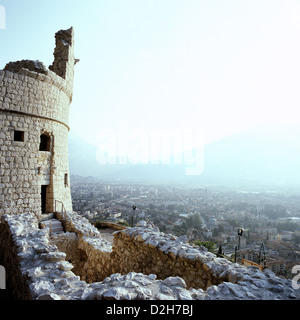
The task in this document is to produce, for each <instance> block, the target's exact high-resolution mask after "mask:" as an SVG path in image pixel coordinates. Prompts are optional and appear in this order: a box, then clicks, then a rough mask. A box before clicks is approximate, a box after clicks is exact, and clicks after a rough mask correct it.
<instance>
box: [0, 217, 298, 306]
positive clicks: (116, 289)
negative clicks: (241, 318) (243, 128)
mask: <svg viewBox="0 0 300 320" xmlns="http://www.w3.org/2000/svg"><path fill="white" fill-rule="evenodd" d="M57 218H59V217H57ZM60 218H62V217H60ZM64 219H65V220H64V221H62V222H63V223H64V226H65V228H66V226H69V227H70V230H68V229H65V230H66V233H64V234H57V235H53V237H52V236H51V237H50V236H49V232H48V230H47V229H40V228H39V222H40V217H38V216H37V215H35V214H31V213H25V214H21V215H15V216H11V215H4V216H2V217H1V223H0V253H1V257H0V258H1V261H3V262H4V264H5V266H6V270H7V273H8V277H7V278H8V279H9V282H10V287H11V288H12V291H13V294H14V296H15V298H16V299H20V300H26V299H29V300H135V299H142V300H277V299H281V300H294V299H297V300H299V299H300V292H299V290H298V291H297V290H294V289H293V288H292V285H291V281H290V280H286V279H282V278H279V277H277V276H276V275H275V274H274V273H273V272H271V271H270V270H268V269H266V270H264V271H263V272H261V271H259V270H258V269H257V268H255V267H244V266H241V265H239V264H235V263H231V262H229V261H227V260H225V259H221V258H217V257H216V256H215V255H214V254H212V253H210V252H208V251H207V250H206V249H205V248H196V247H193V246H191V245H189V244H188V243H187V242H186V239H185V238H178V237H175V236H173V235H169V234H164V233H161V232H159V230H158V229H157V228H153V227H151V226H148V225H145V224H144V223H143V224H139V225H138V226H137V227H134V228H127V229H125V230H120V231H117V232H116V233H115V235H114V236H115V240H116V241H115V242H114V244H113V246H111V244H110V243H108V242H107V241H106V240H104V239H102V238H101V234H100V232H99V231H98V230H97V229H95V228H94V227H93V226H92V225H91V224H89V223H87V221H86V220H85V218H83V217H81V216H79V215H77V214H76V213H67V214H65V215H64ZM140 225H141V226H140ZM60 237H62V238H60ZM123 238H124V239H126V241H127V242H129V239H131V242H132V244H131V245H133V244H135V245H136V252H135V256H132V254H131V253H130V251H129V254H130V256H129V259H132V260H133V261H135V264H136V263H137V261H136V260H135V259H136V258H138V257H137V256H138V255H140V254H142V251H141V245H142V246H143V248H144V247H148V249H149V250H150V251H149V252H152V253H153V252H156V254H158V256H161V257H163V256H165V257H167V260H168V261H173V262H174V264H173V267H174V270H173V273H172V275H171V276H166V277H164V278H161V277H160V276H159V275H158V274H156V273H155V272H148V273H147V274H146V273H144V272H137V271H134V270H131V271H130V272H124V269H126V268H125V266H123V265H122V260H121V261H120V260H115V261H110V262H109V261H108V259H114V258H117V257H119V256H120V257H121V259H122V258H124V255H123V256H122V255H120V253H118V254H114V252H115V251H116V250H117V251H120V252H121V250H122V249H123V253H124V252H125V251H124V250H126V249H128V248H126V247H121V248H117V245H118V243H123V244H124V243H125V240H124V239H123ZM62 239H64V240H62ZM120 239H123V241H120ZM60 240H61V243H59V242H60ZM68 242H69V244H68V245H69V246H70V247H69V249H68V250H69V251H72V250H73V251H75V253H78V250H81V251H82V257H83V256H84V255H83V253H85V254H86V255H87V254H88V255H90V256H93V255H94V254H98V255H100V256H101V255H102V259H103V260H104V261H103V262H105V263H106V264H108V265H110V268H115V269H116V270H117V266H119V270H120V272H112V270H108V271H110V272H111V273H110V274H107V275H106V276H104V274H103V276H104V277H103V279H102V280H101V281H92V282H89V283H88V282H86V281H83V279H82V278H83V276H79V275H76V274H75V273H74V272H73V271H74V269H75V267H74V264H73V259H75V258H74V257H71V260H72V263H70V262H69V261H67V260H69V259H70V255H72V254H73V255H74V253H70V252H68V250H67V251H66V252H62V251H61V250H59V249H58V247H60V246H63V244H62V243H68ZM55 243H59V244H58V246H57V245H56V244H55ZM66 247H67V245H66ZM79 247H81V249H80V248H79ZM87 247H88V248H89V249H87ZM101 250H102V251H101ZM100 252H101V253H100ZM175 255H176V257H175ZM150 258H151V257H150ZM85 259H86V260H85V263H84V264H86V263H87V262H88V261H89V263H91V264H92V263H93V260H89V257H88V256H85ZM143 259H145V257H143ZM172 259H173V260H172ZM152 260H154V263H153V266H152V268H153V270H155V264H156V263H159V260H158V261H156V260H155V259H153V257H152ZM167 260H166V261H167ZM76 263H77V262H76ZM176 263H179V265H178V264H177V268H178V270H179V272H178V270H177V269H176ZM180 263H185V266H186V268H187V270H190V272H191V271H192V270H191V266H197V267H201V268H202V269H201V272H202V275H203V276H204V278H205V272H206V273H207V274H206V278H208V277H210V283H209V285H208V286H207V283H206V285H205V287H204V288H200V287H198V288H196V287H191V286H190V285H189V284H188V283H192V282H193V280H192V279H190V278H189V277H186V280H185V279H184V277H182V276H180V275H179V274H180ZM84 264H83V265H82V268H83V269H84ZM166 267H167V265H166ZM89 268H90V267H89V266H86V269H89ZM136 268H137V269H138V266H136ZM77 269H79V268H78V267H77ZM90 269H91V270H93V272H94V273H98V272H100V271H99V270H98V268H97V265H95V264H94V265H93V267H91V268H90ZM108 271H107V272H108ZM193 274H194V276H195V277H196V271H195V270H194V273H193ZM86 275H87V273H86ZM206 280H207V281H208V279H206ZM212 282H215V283H212Z"/></svg>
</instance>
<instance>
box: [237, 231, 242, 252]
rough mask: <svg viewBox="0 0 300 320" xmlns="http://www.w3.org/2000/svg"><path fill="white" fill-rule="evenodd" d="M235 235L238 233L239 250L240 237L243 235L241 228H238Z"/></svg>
mask: <svg viewBox="0 0 300 320" xmlns="http://www.w3.org/2000/svg"><path fill="white" fill-rule="evenodd" d="M237 233H238V236H239V245H238V250H240V247H241V236H242V235H243V229H242V228H238V230H237Z"/></svg>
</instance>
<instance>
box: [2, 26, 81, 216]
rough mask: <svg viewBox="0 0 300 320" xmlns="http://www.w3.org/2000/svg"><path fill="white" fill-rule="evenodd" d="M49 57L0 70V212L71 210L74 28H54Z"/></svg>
mask: <svg viewBox="0 0 300 320" xmlns="http://www.w3.org/2000/svg"><path fill="white" fill-rule="evenodd" d="M55 38H56V47H55V51H54V62H53V64H52V65H51V66H50V67H49V69H47V68H46V67H45V66H44V64H43V63H41V62H39V61H31V60H22V61H17V62H10V63H8V64H7V65H6V66H5V68H4V69H3V70H1V71H0V215H2V214H20V213H24V212H33V213H38V214H39V213H48V212H54V210H55V205H57V207H58V208H59V209H61V208H62V204H63V205H64V207H65V209H66V210H67V211H71V210H72V201H71V192H70V182H69V179H70V177H69V159H68V132H69V130H70V128H69V107H70V104H71V102H72V94H73V75H74V65H75V59H74V31H73V28H70V29H68V30H61V31H59V32H57V33H56V35H55Z"/></svg>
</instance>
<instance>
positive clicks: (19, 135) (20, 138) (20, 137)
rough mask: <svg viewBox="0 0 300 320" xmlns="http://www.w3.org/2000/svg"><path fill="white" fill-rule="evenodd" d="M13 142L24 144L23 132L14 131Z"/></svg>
mask: <svg viewBox="0 0 300 320" xmlns="http://www.w3.org/2000/svg"><path fill="white" fill-rule="evenodd" d="M14 141H19V142H24V131H18V130H15V131H14Z"/></svg>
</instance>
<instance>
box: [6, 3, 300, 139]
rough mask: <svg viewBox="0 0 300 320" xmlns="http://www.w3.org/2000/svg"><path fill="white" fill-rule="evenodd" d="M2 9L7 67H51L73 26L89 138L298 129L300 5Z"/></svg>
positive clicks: (81, 116) (78, 100)
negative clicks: (33, 63)
mask: <svg viewBox="0 0 300 320" xmlns="http://www.w3.org/2000/svg"><path fill="white" fill-rule="evenodd" d="M0 5H1V6H2V8H3V7H4V8H5V12H6V16H5V18H6V19H5V23H6V25H5V27H6V28H5V29H2V30H0V43H1V50H0V68H1V69H2V68H3V67H4V66H5V64H6V63H7V62H9V61H16V60H22V59H32V60H40V61H42V62H43V63H44V64H45V65H46V66H49V65H50V64H52V61H53V50H54V46H55V40H54V34H55V32H57V31H58V30H60V29H67V28H69V27H70V26H73V27H74V29H75V54H76V58H78V59H80V63H79V64H77V65H76V69H75V88H74V98H73V103H72V106H71V113H70V125H71V133H74V134H78V135H80V136H81V137H83V138H84V139H87V140H89V141H95V137H97V135H99V133H101V132H103V130H106V131H107V132H109V130H111V132H112V133H114V132H118V130H119V131H120V128H124V126H125V127H126V128H127V129H126V130H127V131H128V130H132V129H133V128H135V129H138V131H137V132H138V134H143V133H146V134H147V133H149V132H150V131H151V130H153V128H155V129H157V130H165V131H167V132H171V131H172V130H177V132H184V130H186V128H194V129H195V130H198V129H199V130H200V131H201V132H202V133H201V134H202V135H203V138H204V140H205V141H212V140H215V139H219V138H221V137H224V136H226V135H229V134H232V133H235V132H239V131H241V130H244V129H246V128H248V127H250V126H252V125H255V124H258V123H261V122H264V121H268V122H269V123H271V124H275V125H276V123H279V124H288V123H290V122H294V123H298V122H300V108H299V103H300V90H299V89H300V1H296V0H281V1H277V0H270V1H268V0H242V1H241V0H235V1H234V0H226V1H225V0H222V1H221V0H205V1H204V0H197V1H196V0H85V1H76V0H72V1H71V0H51V1H50V0H49V1H48V0H42V1H37V0H26V1H25V0H0ZM2 11H3V10H2ZM0 18H1V16H0ZM0 25H1V24H0ZM121 131H122V130H121ZM149 134H150V135H151V133H149Z"/></svg>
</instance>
